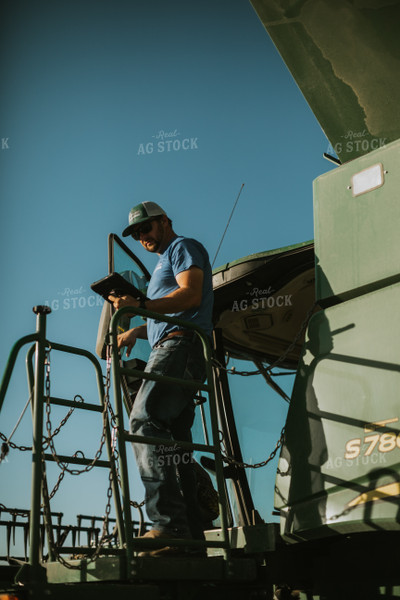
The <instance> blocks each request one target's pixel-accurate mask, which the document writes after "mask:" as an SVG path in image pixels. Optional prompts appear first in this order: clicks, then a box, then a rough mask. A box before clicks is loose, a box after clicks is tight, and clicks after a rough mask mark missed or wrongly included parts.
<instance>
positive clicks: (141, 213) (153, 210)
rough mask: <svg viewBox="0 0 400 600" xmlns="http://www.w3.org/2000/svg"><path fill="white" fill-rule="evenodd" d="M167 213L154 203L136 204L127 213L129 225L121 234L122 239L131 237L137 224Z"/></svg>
mask: <svg viewBox="0 0 400 600" xmlns="http://www.w3.org/2000/svg"><path fill="white" fill-rule="evenodd" d="M166 214H167V213H166V212H165V211H164V210H163V209H162V208H161V206H159V205H158V204H156V203H155V202H141V203H140V204H137V205H136V206H134V207H133V208H131V210H130V213H129V225H128V227H127V228H126V229H124V231H123V232H122V236H123V237H127V236H128V235H131V233H132V231H133V228H134V227H135V225H138V223H144V222H145V221H148V220H149V219H154V217H161V215H166Z"/></svg>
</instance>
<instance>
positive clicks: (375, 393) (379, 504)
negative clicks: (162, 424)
mask: <svg viewBox="0 0 400 600" xmlns="http://www.w3.org/2000/svg"><path fill="white" fill-rule="evenodd" d="M251 2H252V4H253V6H254V8H255V10H256V12H257V13H258V15H259V17H260V19H261V21H262V22H263V24H264V25H265V27H266V29H267V31H268V33H269V35H270V36H271V38H272V40H273V41H274V43H275V45H276V46H277V48H278V50H279V52H280V53H281V55H282V58H283V59H284V61H285V62H286V64H287V66H288V68H289V69H290V70H291V72H292V74H293V76H294V78H295V80H296V81H297V83H298V85H299V87H300V88H301V89H302V91H303V93H304V95H305V98H306V99H307V101H308V103H309V104H310V106H311V108H312V110H313V111H314V113H315V115H316V117H317V119H318V120H319V122H320V124H321V126H322V128H323V129H324V131H325V133H326V135H327V137H328V139H329V141H330V144H331V149H332V155H331V156H328V158H331V159H332V160H333V161H334V162H335V163H336V164H337V168H336V169H334V170H333V171H330V172H329V173H327V174H324V175H321V176H320V177H318V178H317V179H316V180H315V182H314V223H315V239H314V242H305V243H303V244H298V245H295V246H291V247H288V248H281V249H278V250H270V251H267V252H262V253H259V254H256V255H252V256H248V257H245V258H243V259H240V260H236V261H235V262H232V263H228V264H227V265H224V266H223V267H221V268H219V269H217V270H216V271H215V272H214V275H213V277H214V292H215V311H214V318H215V335H214V348H213V352H214V358H213V359H211V349H210V348H209V347H208V345H207V342H206V341H204V340H203V343H204V350H205V353H206V356H207V359H208V367H209V368H208V380H207V384H205V385H204V388H201V387H200V389H203V391H204V392H207V394H208V398H209V411H210V412H209V415H208V416H204V414H203V413H202V416H203V419H204V423H208V425H209V426H211V430H212V436H211V437H212V440H211V442H210V441H206V442H205V443H204V444H200V443H197V444H195V445H194V447H195V448H197V449H201V450H202V451H204V452H205V453H208V454H211V456H210V457H208V458H207V459H205V460H204V462H203V461H202V465H203V467H205V468H206V469H208V470H209V471H210V472H211V473H213V474H214V475H215V485H216V488H217V490H218V496H219V510H220V520H219V522H218V523H217V524H216V525H215V526H214V527H213V528H211V529H210V530H209V531H207V533H206V542H205V543H204V544H203V546H204V548H206V549H207V557H206V558H194V557H193V558H191V557H187V558H182V559H178V558H176V559H171V558H170V559H151V558H147V559H143V558H141V559H140V558H138V556H137V551H138V550H140V549H142V547H143V543H142V542H140V541H138V540H136V539H135V537H136V535H134V534H137V531H136V528H135V527H136V526H135V524H134V523H133V522H132V517H131V513H130V494H129V485H128V483H127V481H128V476H127V462H126V456H125V450H123V448H124V447H125V442H126V441H135V440H132V436H129V434H127V432H126V431H125V430H124V424H123V421H124V417H123V416H122V415H123V412H124V409H123V402H125V404H126V407H127V408H129V394H127V393H126V380H125V379H124V378H126V377H131V380H132V379H133V380H135V379H136V380H138V379H140V377H141V372H140V370H137V369H133V370H132V368H128V367H127V366H124V365H121V364H120V363H119V358H118V353H117V350H116V343H115V336H116V326H117V325H116V322H117V320H118V319H120V318H121V315H122V316H123V314H122V313H123V311H119V313H117V316H115V317H114V318H113V320H112V321H111V334H112V336H113V340H114V341H113V380H114V396H115V403H116V404H115V406H116V408H115V411H116V431H117V436H118V442H119V460H120V463H119V466H117V464H116V463H115V456H114V454H113V442H112V441H111V438H110V430H109V427H110V423H109V422H108V421H107V419H106V418H105V417H104V418H105V421H104V423H105V424H104V439H105V443H106V446H107V448H108V460H107V461H103V463H104V464H100V462H101V461H100V462H99V464H98V466H103V467H105V468H107V469H109V472H110V490H111V492H110V497H111V495H112V497H113V504H114V509H115V511H116V530H115V532H116V533H115V536H114V538H113V539H112V542H110V544H108V545H107V544H104V543H103V544H97V545H96V544H94V545H93V544H92V545H90V544H88V545H87V546H86V547H84V548H82V547H79V546H78V545H76V546H72V547H70V548H67V547H65V546H63V545H62V543H60V540H59V535H58V534H57V539H56V540H55V539H54V531H58V530H57V528H56V526H55V524H54V523H52V513H51V510H50V508H49V504H48V498H47V493H46V482H45V477H44V474H45V468H44V466H43V465H44V461H43V460H42V459H43V451H44V450H43V447H42V445H41V444H42V441H41V438H42V431H43V423H44V421H43V411H44V405H45V403H46V401H47V399H48V394H47V395H46V390H45V371H46V352H47V351H48V345H49V342H48V341H47V338H46V329H45V319H46V317H45V314H44V312H45V311H43V310H42V309H41V308H40V307H39V309H38V310H37V312H38V326H37V331H36V333H35V334H31V335H29V336H26V337H25V338H23V339H22V340H20V341H19V342H17V344H16V345H15V347H14V349H13V351H12V353H11V355H10V361H9V364H8V366H7V369H6V372H5V376H4V379H3V383H2V387H1V390H0V408H1V405H2V403H3V400H4V398H5V394H6V390H7V386H8V382H9V380H10V377H11V373H12V369H13V366H14V363H15V359H16V355H17V354H18V352H19V350H20V349H21V348H22V347H23V346H24V345H25V344H28V343H30V344H32V343H35V345H36V346H35V349H32V350H31V351H30V354H29V360H28V365H29V364H30V365H31V363H32V358H33V352H35V360H36V364H35V371H34V370H33V367H32V365H31V366H30V367H29V366H28V376H29V382H30V389H31V391H32V398H33V404H32V406H33V419H34V443H33V483H32V506H31V509H30V511H31V512H30V519H29V523H27V525H26V531H28V529H29V536H30V553H29V557H28V556H27V557H25V558H22V559H21V557H19V558H18V560H17V559H15V558H14V559H13V558H12V557H9V558H10V560H9V563H10V564H9V565H8V566H3V567H0V579H1V581H2V584H1V585H0V600H11V599H13V598H17V599H23V598H32V600H39V599H40V600H42V599H43V598H45V597H48V596H50V597H54V598H55V599H56V600H59V599H60V600H61V599H63V598H71V597H72V596H74V597H75V598H76V599H77V600H79V599H80V598H82V599H83V598H85V599H88V598H96V599H97V600H102V599H103V598H108V597H109V596H110V595H113V596H115V598H118V600H119V599H124V598H128V597H129V598H135V599H137V600H142V599H143V600H147V599H153V598H154V599H161V598H163V599H169V598H171V599H173V598H185V599H186V598H188V599H197V598H203V597H204V595H205V594H207V596H208V597H209V598H210V599H212V598H230V599H235V598H240V599H246V598H249V599H250V598H252V599H256V598H260V599H261V598H266V599H272V598H273V594H274V591H273V590H274V586H276V594H277V596H276V597H278V596H279V597H280V598H281V599H283V598H286V597H287V598H289V597H295V595H294V596H293V595H292V596H290V594H291V593H293V594H295V592H293V590H299V592H298V595H297V597H301V598H302V599H303V600H306V599H307V600H311V599H314V600H317V599H319V600H347V599H348V600H350V599H351V600H354V599H358V598H360V599H361V598H362V599H366V598H368V599H371V600H378V599H379V598H382V599H384V598H391V599H392V598H400V569H399V567H398V564H399V558H400V557H399V553H400V551H399V547H400V544H399V542H400V532H399V529H400V468H399V465H400V460H399V457H400V426H399V418H400V415H399V401H398V397H399V389H400V366H399V362H398V356H399V355H400V341H399V340H400V316H399V310H398V307H399V305H400V274H399V265H400V244H399V236H398V223H400V203H399V200H398V189H399V183H400V176H399V173H398V168H397V167H398V165H399V162H400V140H399V138H400V120H399V119H398V118H397V116H398V106H399V105H400V78H399V77H398V73H399V68H398V63H399V60H400V43H399V38H398V23H399V22H400V1H399V0H354V1H350V0H337V1H336V2H330V1H329V0H251ZM141 276H142V277H143V278H144V279H143V281H144V280H145V279H146V277H147V274H146V273H145V274H143V273H142V275H141ZM254 290H257V293H255V292H254ZM251 291H252V293H251ZM125 312H126V310H125ZM137 312H138V314H139V315H141V314H142V312H143V311H142V312H141V311H140V309H139V310H138V311H137ZM143 314H146V311H144V313H143ZM103 317H104V319H103V321H104V322H103V324H102V327H103V329H102V335H101V336H100V340H101V344H102V340H103V337H104V333H105V332H106V331H107V329H108V322H109V320H110V315H108V317H107V315H103ZM198 333H199V335H202V334H201V332H198ZM101 344H100V345H101ZM52 349H55V350H60V351H64V352H75V353H77V354H79V353H80V354H81V355H83V356H85V357H86V358H89V359H90V360H91V361H92V362H93V363H94V365H95V370H96V373H97V377H98V381H99V384H98V385H99V397H100V409H97V410H100V412H102V413H103V414H104V415H105V414H106V411H105V409H104V402H105V400H104V398H105V397H107V394H106V392H105V390H104V388H103V383H102V376H101V367H100V365H99V363H98V361H97V359H96V357H94V356H92V355H91V356H89V353H87V352H85V351H79V349H71V348H68V347H65V346H61V345H60V344H52ZM101 352H102V350H100V355H101ZM227 352H228V353H229V354H230V356H233V357H236V358H240V359H244V360H249V361H252V362H254V363H255V364H256V365H257V367H258V369H259V370H260V372H261V373H262V374H263V375H264V377H265V379H266V382H267V383H268V384H269V385H270V386H271V387H273V388H274V389H275V390H276V391H278V392H279V393H280V394H281V395H283V396H284V393H283V391H282V390H281V389H280V388H279V386H277V385H276V384H275V383H274V381H273V380H272V378H271V369H272V366H279V367H280V368H283V369H295V370H296V378H295V383H294V388H293V393H292V397H291V399H290V407H289V412H288V417H287V422H286V425H285V430H284V432H283V433H282V436H281V439H280V442H279V444H278V448H280V458H279V465H278V471H277V476H276V485H275V507H276V510H277V511H278V513H279V515H280V528H279V527H277V524H275V523H265V522H263V521H262V519H261V518H260V517H259V515H258V512H257V506H255V505H254V502H253V498H252V495H251V491H250V487H249V483H248V480H247V477H246V474H245V470H244V468H243V464H242V463H243V456H242V452H241V447H240V444H239V438H238V435H237V430H236V423H235V416H234V411H233V408H232V402H231V398H230V393H229V384H228V378H227V373H226V368H225V367H226V365H225V354H226V353H227ZM266 365H269V366H268V367H266ZM121 386H122V389H123V392H124V394H123V396H121ZM194 391H196V390H194ZM56 400H57V399H56ZM58 402H59V404H60V403H62V401H61V400H60V399H58ZM199 402H200V403H201V402H202V400H200V401H199ZM75 404H76V403H75ZM64 405H65V406H68V401H64ZM69 405H72V404H71V402H70V404H69ZM89 410H93V411H95V410H96V409H94V408H91V409H89ZM202 411H203V408H202ZM219 432H220V433H219ZM221 434H222V436H223V439H224V444H225V451H226V452H227V453H228V455H229V456H230V457H231V459H232V460H231V462H230V464H229V466H226V465H224V463H223V457H222V455H221V448H220V444H219V442H218V440H219V435H221ZM278 435H279V432H277V437H278ZM206 437H207V436H206ZM149 443H151V440H149ZM48 458H49V457H48ZM53 458H54V457H53ZM50 459H51V457H50ZM63 460H64V461H65V462H68V461H70V462H75V463H76V464H80V465H81V466H82V465H85V464H86V465H87V464H88V463H87V461H86V462H85V461H84V460H83V459H82V458H79V457H72V458H71V457H63ZM119 484H121V485H119ZM120 488H121V489H120ZM41 505H43V506H44V520H43V519H42V516H41ZM15 510H16V509H15ZM17 514H18V513H16V512H14V514H13V519H14V521H15V520H16V516H17ZM20 515H21V513H19V516H20ZM53 520H54V519H53ZM3 524H4V523H3ZM9 530H10V529H8V531H9ZM44 530H46V532H47V533H46V535H47V539H48V542H47V544H48V546H47V549H48V556H46V557H43V556H41V551H40V549H42V548H43V547H44V541H43V537H44ZM60 531H61V526H60ZM91 532H92V533H93V532H94V528H93V527H92V529H91ZM102 539H103V538H102ZM147 541H149V540H147ZM103 542H104V539H103ZM147 547H148V545H147V546H146V548H147ZM68 554H69V555H72V558H71V556H70V558H69V559H68V560H69V561H72V563H73V564H72V568H71V564H69V565H68V564H65V561H66V560H67V559H66V555H68ZM60 556H61V559H60ZM63 556H64V558H62V557H63ZM278 589H279V590H280V591H279V592H278V591H277V590H278ZM1 590H2V591H1ZM285 594H286V595H285Z"/></svg>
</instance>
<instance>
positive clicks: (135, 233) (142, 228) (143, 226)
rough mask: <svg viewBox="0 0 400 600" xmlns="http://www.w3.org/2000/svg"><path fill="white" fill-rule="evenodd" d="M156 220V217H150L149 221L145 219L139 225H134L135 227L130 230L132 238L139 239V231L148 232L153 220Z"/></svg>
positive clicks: (151, 227)
mask: <svg viewBox="0 0 400 600" xmlns="http://www.w3.org/2000/svg"><path fill="white" fill-rule="evenodd" d="M156 220H157V219H150V221H145V223H142V224H141V225H138V226H137V227H135V229H134V230H133V231H132V237H133V239H134V240H136V241H138V240H140V234H141V233H149V231H151V230H152V229H153V221H156Z"/></svg>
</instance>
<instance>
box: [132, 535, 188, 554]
mask: <svg viewBox="0 0 400 600" xmlns="http://www.w3.org/2000/svg"><path fill="white" fill-rule="evenodd" d="M172 537H175V536H173V535H172V534H171V533H166V532H164V531H159V530H158V529H150V530H149V531H147V532H146V533H145V534H144V535H141V536H140V537H139V538H137V539H140V538H152V539H155V540H156V539H159V538H166V539H167V538H169V539H171V538H172ZM183 554H185V548H184V547H182V546H181V547H180V548H177V547H175V546H165V547H163V548H155V549H154V550H144V551H143V552H139V556H140V557H143V556H172V555H175V556H177V555H183Z"/></svg>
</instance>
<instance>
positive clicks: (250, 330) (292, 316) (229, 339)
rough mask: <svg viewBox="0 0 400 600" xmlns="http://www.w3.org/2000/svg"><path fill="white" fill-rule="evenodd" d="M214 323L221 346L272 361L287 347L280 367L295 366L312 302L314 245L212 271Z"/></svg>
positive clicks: (241, 355)
mask: <svg viewBox="0 0 400 600" xmlns="http://www.w3.org/2000/svg"><path fill="white" fill-rule="evenodd" d="M213 288H214V324H215V326H216V327H218V328H219V329H221V331H222V336H223V341H224V347H225V350H226V351H228V352H229V354H230V355H231V356H232V357H235V358H240V359H243V360H251V361H255V362H256V361H261V362H268V363H270V364H271V363H273V362H275V361H276V360H277V359H279V358H280V357H282V355H283V354H286V351H287V349H288V348H289V347H291V345H292V342H293V341H294V340H295V339H296V338H297V339H296V343H295V344H294V345H293V346H292V347H291V350H290V352H288V353H287V355H286V356H285V359H284V360H282V361H280V362H279V366H280V367H285V368H290V369H293V368H296V366H297V363H298V360H299V357H300V354H301V349H302V344H303V339H304V331H303V332H302V335H301V336H298V333H299V331H301V329H302V324H303V321H304V319H305V317H306V316H307V313H308V311H310V309H311V308H312V307H313V304H314V301H315V274H314V244H313V243H312V242H303V243H300V244H296V245H293V246H288V247H286V248H279V249H276V250H269V251H266V252H259V253H258V254H252V255H250V256H245V257H244V258H241V259H239V260H237V261H235V262H232V263H227V264H226V265H223V266H222V267H220V268H219V269H216V270H215V271H214V272H213Z"/></svg>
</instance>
